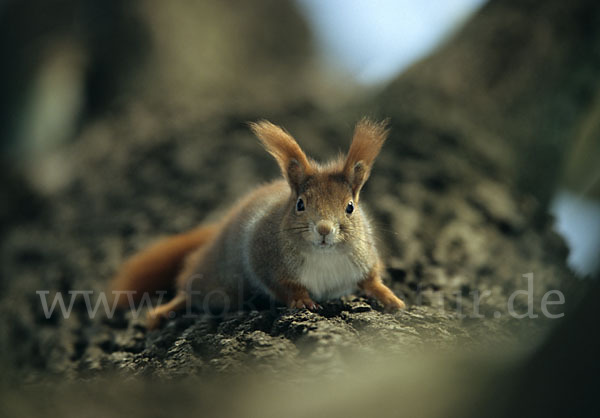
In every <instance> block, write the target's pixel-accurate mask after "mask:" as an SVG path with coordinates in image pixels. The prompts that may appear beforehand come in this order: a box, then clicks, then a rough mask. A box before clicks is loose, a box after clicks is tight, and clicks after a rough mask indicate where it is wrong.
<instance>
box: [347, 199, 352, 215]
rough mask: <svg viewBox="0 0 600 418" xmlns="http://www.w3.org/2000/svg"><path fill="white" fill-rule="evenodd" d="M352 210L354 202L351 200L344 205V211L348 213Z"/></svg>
mask: <svg viewBox="0 0 600 418" xmlns="http://www.w3.org/2000/svg"><path fill="white" fill-rule="evenodd" d="M352 212H354V203H352V200H351V201H349V202H348V206H346V213H347V214H348V215H350V214H351V213H352Z"/></svg>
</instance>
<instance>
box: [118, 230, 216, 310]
mask: <svg viewBox="0 0 600 418" xmlns="http://www.w3.org/2000/svg"><path fill="white" fill-rule="evenodd" d="M217 231H218V227H217V226H216V225H207V226H201V227H199V228H196V229H193V230H191V231H189V232H186V233H183V234H179V235H174V236H172V237H168V238H165V239H162V240H160V241H158V242H156V243H155V244H154V245H152V246H150V247H149V248H148V249H146V250H144V251H142V252H140V253H138V254H136V255H134V256H133V257H131V258H130V259H129V260H127V262H126V263H125V264H124V265H123V266H122V267H121V269H120V271H119V273H118V274H117V276H115V277H114V278H113V280H112V281H111V284H110V290H111V291H127V290H130V291H136V292H137V293H136V294H135V295H134V296H133V301H139V300H140V299H141V298H142V295H143V293H144V292H149V293H154V292H157V291H161V290H170V289H172V288H173V286H174V284H175V277H176V275H177V273H178V271H179V269H180V268H181V266H182V264H183V260H184V258H185V256H186V255H187V254H188V253H190V252H191V251H193V250H194V249H196V248H198V247H200V246H202V245H203V244H205V243H206V242H208V241H209V240H211V239H212V238H213V237H214V236H215V234H216V233H217ZM151 296H153V295H152V294H151ZM127 303H128V298H127V297H126V296H124V295H121V296H120V297H119V300H118V301H117V304H118V306H126V305H127Z"/></svg>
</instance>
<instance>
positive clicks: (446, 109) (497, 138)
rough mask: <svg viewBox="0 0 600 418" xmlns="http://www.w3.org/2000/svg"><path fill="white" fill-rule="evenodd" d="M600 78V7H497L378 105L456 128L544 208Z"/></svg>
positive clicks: (581, 2)
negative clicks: (535, 197)
mask: <svg viewBox="0 0 600 418" xmlns="http://www.w3.org/2000/svg"><path fill="white" fill-rule="evenodd" d="M599 73H600V7H599V6H598V3H597V2H596V1H593V0H577V1H572V2H564V1H546V2H538V1H535V0H525V1H516V0H515V1H491V2H490V3H489V4H487V5H486V6H485V7H484V8H483V9H482V10H481V11H480V12H479V13H478V14H477V15H476V16H474V17H473V18H472V19H471V20H470V21H469V22H468V23H467V25H466V26H465V27H464V28H463V29H461V30H460V32H459V33H458V34H456V36H454V37H453V39H452V40H450V41H449V42H448V43H447V44H446V45H444V46H443V47H442V48H441V49H440V50H439V51H438V52H437V53H435V54H433V55H432V56H430V57H429V58H426V59H425V60H423V61H422V62H420V63H417V64H416V65H414V66H413V67H412V68H411V69H409V70H408V71H407V72H406V73H405V74H403V75H402V76H401V77H400V78H398V80H396V82H394V83H393V84H392V85H391V86H389V87H388V88H386V90H385V92H384V93H383V95H382V97H381V98H380V99H378V100H379V101H380V103H381V104H382V107H383V109H384V111H386V112H389V113H392V114H395V113H401V114H403V115H404V114H417V115H418V116H419V118H421V119H423V120H425V121H426V122H425V123H427V121H431V123H434V124H436V125H439V124H443V125H445V126H447V127H448V128H449V129H450V130H453V131H457V133H459V134H460V135H461V136H464V141H462V142H461V144H464V146H465V147H468V148H471V149H474V150H476V154H475V155H474V156H473V157H474V158H479V157H482V158H485V157H486V155H487V156H491V159H492V160H493V162H494V163H496V164H499V168H500V171H499V172H498V175H500V176H502V181H506V182H510V183H514V184H515V185H516V186H518V187H519V188H520V189H521V190H525V191H526V192H528V193H531V194H533V195H534V196H537V197H538V198H539V199H540V201H541V203H542V208H545V207H546V204H547V202H548V201H549V199H550V197H551V194H552V193H553V192H554V190H555V187H556V185H557V183H558V181H559V177H560V176H561V174H562V168H563V164H564V157H565V153H566V152H567V150H568V146H569V145H570V144H571V143H572V142H573V140H574V137H575V136H577V134H578V133H579V129H580V127H581V126H582V124H583V122H584V120H585V119H586V118H587V117H588V113H589V112H592V110H593V108H594V101H595V100H596V97H597V96H598V92H600V89H599V85H600V84H599V83H600V78H599V77H598V75H599ZM591 168H592V167H591V166H590V169H591Z"/></svg>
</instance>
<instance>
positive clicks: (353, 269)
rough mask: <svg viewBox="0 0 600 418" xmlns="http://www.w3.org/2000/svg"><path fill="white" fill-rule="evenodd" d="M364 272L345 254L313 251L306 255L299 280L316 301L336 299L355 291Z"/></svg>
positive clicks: (332, 251) (363, 276) (330, 251)
mask: <svg viewBox="0 0 600 418" xmlns="http://www.w3.org/2000/svg"><path fill="white" fill-rule="evenodd" d="M365 274H366V272H365V271H363V270H362V269H361V268H360V267H359V266H357V265H356V264H355V263H353V262H352V260H351V259H350V256H349V255H348V254H346V253H343V252H340V251H335V250H325V251H323V250H320V249H315V251H311V252H310V253H308V254H307V255H306V259H305V261H304V264H303V265H302V267H301V269H300V271H299V280H300V283H302V284H303V285H304V286H306V288H307V289H308V291H309V293H310V295H311V297H312V298H314V299H316V300H317V301H324V300H327V299H333V298H338V297H340V296H344V295H347V294H349V293H351V292H352V291H354V290H355V288H356V284H357V283H358V282H359V281H361V280H362V279H364V278H365Z"/></svg>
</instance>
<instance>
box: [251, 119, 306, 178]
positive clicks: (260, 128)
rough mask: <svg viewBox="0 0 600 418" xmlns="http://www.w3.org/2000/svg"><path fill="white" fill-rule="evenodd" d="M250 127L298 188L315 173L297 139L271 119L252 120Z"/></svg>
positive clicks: (285, 174) (284, 173)
mask: <svg viewBox="0 0 600 418" xmlns="http://www.w3.org/2000/svg"><path fill="white" fill-rule="evenodd" d="M249 125H250V129H251V130H252V132H253V133H254V135H256V136H257V138H258V139H259V140H260V142H261V143H262V145H263V147H264V148H265V149H266V150H267V152H269V154H271V155H272V156H273V157H274V158H275V160H276V161H277V164H279V168H280V169H281V173H282V174H283V176H284V177H285V178H286V179H287V181H288V182H289V183H290V185H291V186H292V187H294V188H295V189H296V190H298V189H299V187H300V185H301V184H302V183H303V182H304V181H305V180H306V178H307V177H308V176H310V175H311V174H313V168H312V166H311V165H310V163H309V162H308V159H307V158H306V155H305V154H304V152H303V151H302V149H301V148H300V146H299V145H298V143H297V142H296V140H295V139H294V138H293V137H292V136H291V135H290V134H289V133H287V132H286V131H285V130H283V129H282V128H280V127H279V126H277V125H274V124H272V123H271V122H269V121H266V120H261V121H259V122H256V123H254V122H251V123H250V124H249Z"/></svg>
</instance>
